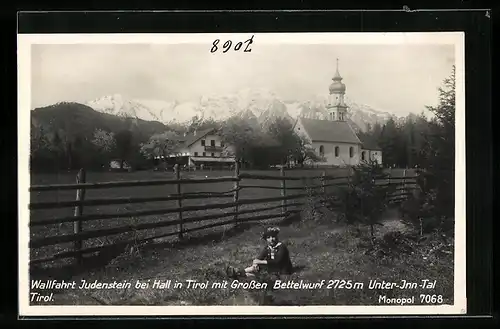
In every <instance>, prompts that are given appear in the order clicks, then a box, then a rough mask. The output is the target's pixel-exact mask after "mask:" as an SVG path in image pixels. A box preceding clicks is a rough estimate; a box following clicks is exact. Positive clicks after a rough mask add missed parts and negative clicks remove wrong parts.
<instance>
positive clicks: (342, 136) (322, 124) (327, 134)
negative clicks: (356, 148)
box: [299, 118, 361, 144]
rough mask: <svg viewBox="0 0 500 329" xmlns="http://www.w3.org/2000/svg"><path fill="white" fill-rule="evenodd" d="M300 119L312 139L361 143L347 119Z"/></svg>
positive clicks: (316, 140)
mask: <svg viewBox="0 0 500 329" xmlns="http://www.w3.org/2000/svg"><path fill="white" fill-rule="evenodd" d="M299 120H300V122H301V123H302V126H303V127H304V129H305V130H306V133H307V134H308V135H309V138H311V140H312V141H315V142H332V143H335V142H337V143H353V144H361V141H360V140H359V138H358V136H357V135H356V133H355V132H354V130H353V129H352V127H351V126H350V125H349V123H347V122H346V121H329V120H317V119H307V118H300V119H299Z"/></svg>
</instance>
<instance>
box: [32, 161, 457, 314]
mask: <svg viewBox="0 0 500 329" xmlns="http://www.w3.org/2000/svg"><path fill="white" fill-rule="evenodd" d="M327 171H328V172H327V174H328V175H338V176H343V175H345V173H344V172H342V170H339V169H331V170H328V169H327ZM242 172H245V171H242ZM253 173H255V174H273V175H279V171H277V170H276V171H272V172H271V171H268V172H262V171H258V172H253ZM318 174H320V172H318V171H317V170H290V171H287V172H286V175H294V176H309V177H312V176H318ZM231 175H233V173H232V172H229V171H212V172H208V171H205V172H191V173H190V172H183V173H182V176H183V177H193V176H195V177H200V176H201V177H205V176H208V177H215V176H231ZM395 175H397V174H395ZM75 176H76V173H75V172H70V173H65V174H59V175H33V176H32V177H31V179H32V180H31V181H32V184H36V185H38V184H55V183H60V184H64V183H73V182H74V181H75ZM165 178H173V173H170V172H133V173H109V172H106V173H88V174H87V181H88V182H102V181H120V180H121V181H125V180H140V179H148V180H149V179H165ZM305 183H307V181H305V182H304V181H289V182H287V187H292V186H300V184H305ZM232 184H233V183H211V184H193V185H189V184H188V185H185V186H183V192H201V191H205V192H209V191H210V192H224V191H228V190H231V189H232V187H233V185H232ZM240 184H241V185H242V186H244V185H247V186H250V185H270V186H279V184H280V182H279V181H261V180H259V181H258V180H250V179H246V180H243V181H242V182H241V183H240ZM174 189H175V187H174V186H170V185H165V186H149V187H133V188H112V189H95V190H87V195H86V198H87V199H93V198H99V197H119V196H155V195H156V196H159V195H165V194H172V193H175V190H174ZM300 192H301V190H293V191H290V192H289V194H293V193H300ZM279 193H280V191H279V190H276V189H274V190H272V189H270V190H267V189H260V188H259V189H258V188H248V189H243V190H241V192H240V198H241V199H252V198H262V197H267V196H270V197H273V196H279ZM74 198H75V191H57V192H56V191H54V192H32V193H31V202H42V201H54V200H68V201H70V200H74ZM222 200H223V199H197V200H186V201H184V202H183V205H191V204H202V202H204V203H205V204H209V203H219V202H221V201H222ZM231 200H232V199H231V198H228V199H226V200H224V201H223V202H230V201H231ZM304 202H305V205H304V206H302V207H300V210H302V213H301V216H300V217H298V218H297V219H295V221H293V222H289V223H284V222H283V221H281V220H279V219H272V220H266V221H260V222H255V223H253V224H252V225H245V226H244V227H243V228H239V229H234V228H233V227H232V226H231V227H229V226H228V227H216V228H214V229H208V230H203V231H198V232H192V233H188V234H186V238H185V239H184V240H183V241H177V238H176V237H175V236H174V237H171V238H168V239H166V240H165V241H161V242H162V243H157V244H155V245H151V246H149V245H137V246H135V247H134V246H131V248H130V249H127V250H120V252H119V253H117V254H111V255H110V257H108V258H107V259H106V260H105V261H103V262H102V263H101V264H100V265H99V266H94V267H93V268H91V267H89V268H86V269H85V270H80V271H63V270H60V269H59V268H57V269H55V271H50V266H60V264H48V266H49V269H47V270H45V271H44V270H41V269H40V270H33V271H32V274H31V275H32V279H35V278H41V279H43V278H59V279H66V280H69V279H71V280H75V281H76V282H80V281H79V280H81V279H85V280H87V281H89V282H93V281H95V280H97V281H98V282H110V281H113V280H116V281H125V280H127V281H129V282H135V281H136V280H141V281H147V280H152V281H154V280H169V279H170V280H173V281H174V280H178V281H185V280H188V279H189V280H197V281H198V282H206V281H209V282H210V283H212V282H222V281H224V280H227V281H229V282H231V281H232V280H229V279H228V278H227V277H225V275H224V270H225V267H226V266H227V265H232V266H237V267H245V266H248V265H250V263H251V260H252V259H253V258H255V256H256V254H257V253H258V252H259V250H260V249H261V248H262V246H263V240H262V239H261V238H260V234H261V232H262V231H263V229H264V228H265V227H266V226H267V225H269V224H273V225H280V226H281V230H282V232H281V236H282V239H283V242H284V243H286V244H287V246H288V247H289V249H290V252H291V254H292V262H293V263H294V265H295V266H296V272H295V273H293V274H291V275H290V276H286V277H283V278H282V280H285V281H286V280H295V281H298V280H304V281H305V282H318V281H321V280H326V282H328V281H329V280H335V279H339V280H342V279H343V280H351V282H358V283H363V288H360V286H359V285H358V286H357V287H358V288H357V289H354V288H352V289H326V287H323V288H322V289H314V290H307V289H303V290H278V291H262V290H248V289H241V288H240V289H233V288H231V287H229V288H226V289H220V288H213V287H211V286H209V287H208V288H207V289H154V288H148V289H134V288H133V287H132V288H130V289H119V290H116V289H115V290H63V291H56V295H55V297H54V301H53V302H51V303H53V304H57V305H62V304H69V305H76V304H83V305H91V304H95V305H263V304H270V305H320V304H323V305H368V304H371V305H378V298H379V296H380V295H382V294H383V295H385V296H387V297H388V298H390V297H392V296H393V297H396V296H397V297H411V296H416V297H417V298H416V301H415V303H416V304H421V301H420V300H419V298H418V296H419V294H421V293H427V294H429V293H431V294H435V295H436V296H439V295H441V296H442V297H443V301H442V303H444V304H451V303H453V255H452V254H449V253H442V254H439V255H438V254H437V253H434V252H433V248H434V246H435V241H436V237H434V236H432V235H429V236H427V237H425V239H420V240H419V242H417V244H418V248H415V249H414V250H413V251H412V253H410V254H400V253H395V254H392V255H390V256H387V257H385V256H384V257H381V256H376V255H371V254H367V253H366V250H367V245H366V238H367V237H368V236H369V233H368V232H367V228H364V227H356V228H354V227H347V226H344V225H341V224H338V223H336V222H335V221H334V217H335V216H336V214H335V213H331V212H330V213H328V212H324V213H322V215H321V216H311V211H310V210H311V209H312V208H314V205H311V204H309V205H308V204H307V200H305V201H304ZM276 204H279V203H274V204H267V205H264V204H259V205H247V206H242V208H243V207H259V208H260V207H265V206H271V205H276ZM175 206H176V202H175V201H168V202H161V204H160V205H158V204H155V203H139V204H128V205H113V206H98V207H86V208H85V209H84V214H90V213H109V212H124V211H131V210H141V209H155V207H158V208H165V207H175ZM243 209H244V208H243ZM223 211H229V210H225V209H220V210H206V211H201V212H202V213H204V214H205V213H207V212H212V213H221V212H223ZM279 211H280V209H276V210H273V211H269V213H272V212H274V213H277V212H279ZM72 212H73V209H71V208H67V209H54V210H37V211H33V212H32V216H31V220H32V221H37V220H44V219H48V218H54V217H60V216H68V215H71V214H72ZM194 215H195V214H194V213H189V214H185V215H184V216H185V217H190V216H194ZM176 216H177V215H176V214H171V215H164V216H149V217H140V218H125V219H110V220H98V221H88V222H84V227H83V230H84V231H87V230H99V229H102V228H105V227H115V226H119V225H123V224H124V223H125V222H127V221H128V222H134V221H135V222H137V221H140V222H144V221H160V220H166V219H168V218H169V217H172V219H176ZM217 221H220V219H218V220H213V222H217ZM205 224H207V223H206V222H203V225H205ZM188 225H190V226H194V225H200V224H198V223H191V224H188ZM72 229H73V227H72V224H71V223H68V224H61V225H57V224H56V225H51V226H46V227H45V226H39V227H34V228H33V229H32V230H31V231H30V235H31V237H32V238H36V237H41V236H49V235H54V234H70V233H72ZM159 230H161V231H162V232H166V231H168V230H176V227H167V228H161V229H155V230H154V232H153V230H144V231H138V232H134V233H127V234H121V235H117V236H112V237H106V238H105V239H102V238H100V239H99V238H97V239H92V240H89V241H86V242H85V247H89V246H93V245H101V244H102V245H105V244H108V243H112V242H116V241H120V240H122V239H125V240H126V239H129V238H130V236H131V235H136V236H137V237H139V238H140V237H145V236H148V235H149V236H151V235H159V234H161V233H162V232H159ZM393 231H398V232H410V231H411V228H408V227H406V226H405V225H404V224H402V223H401V221H400V218H399V214H398V212H397V210H395V209H392V210H391V211H390V212H388V213H387V214H386V218H385V221H384V226H382V227H380V228H377V230H376V236H377V238H378V239H383V238H384V237H385V236H386V235H387V233H390V232H393ZM408 234H410V233H408ZM67 248H71V244H62V245H58V246H49V247H43V248H39V249H33V250H32V252H31V256H32V257H34V258H36V257H43V256H44V255H47V254H49V253H54V252H58V251H61V250H65V249H67ZM434 249H435V248H434ZM403 279H404V280H407V281H409V282H418V283H420V282H421V280H423V279H427V280H430V281H433V280H436V286H435V288H434V289H431V290H429V289H424V288H422V289H421V288H418V289H414V290H407V291H401V292H399V291H394V290H391V291H384V290H380V289H368V288H367V287H368V285H369V282H370V280H385V281H392V282H400V281H401V280H403Z"/></svg>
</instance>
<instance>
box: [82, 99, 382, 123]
mask: <svg viewBox="0 0 500 329" xmlns="http://www.w3.org/2000/svg"><path fill="white" fill-rule="evenodd" d="M326 101H327V99H326V96H317V97H313V98H312V99H310V100H306V101H303V100H283V99H282V98H280V97H279V96H278V95H276V94H275V93H273V92H271V91H268V90H264V89H244V90H240V91H239V92H237V93H234V94H228V95H223V96H218V95H211V96H204V97H200V98H199V99H195V100H191V101H186V102H177V101H162V100H151V99H126V98H125V97H123V96H122V95H119V94H115V95H111V96H105V97H102V98H99V99H96V100H93V101H90V102H87V103H86V105H88V106H90V107H92V108H93V109H95V110H96V111H98V112H103V113H108V114H113V115H116V116H121V117H132V118H138V119H142V120H146V121H159V122H162V123H165V124H169V123H180V124H185V123H188V122H190V121H191V120H192V118H193V117H194V116H197V117H198V118H199V119H214V120H224V119H227V118H229V117H231V116H235V115H237V116H245V117H249V116H251V117H255V118H256V119H257V120H258V121H259V122H260V123H261V124H265V123H266V122H268V121H269V120H272V119H273V118H275V117H286V118H289V119H291V120H294V119H296V118H297V117H298V116H307V117H315V118H318V119H319V118H327V115H328V113H327V109H326ZM346 103H347V105H348V106H349V113H348V117H349V119H350V120H351V121H352V122H353V123H354V124H355V125H357V126H358V127H359V128H360V129H365V127H366V124H367V123H370V124H374V123H375V122H381V123H383V122H385V121H386V120H388V119H389V118H390V117H391V116H392V115H391V114H389V113H387V112H383V111H378V110H375V109H373V108H371V107H370V106H368V105H364V104H358V103H356V102H354V101H352V100H350V99H348V98H346Z"/></svg>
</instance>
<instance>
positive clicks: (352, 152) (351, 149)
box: [349, 146, 354, 158]
mask: <svg viewBox="0 0 500 329" xmlns="http://www.w3.org/2000/svg"><path fill="white" fill-rule="evenodd" d="M353 156H354V147H352V146H351V147H349V157H351V158H352V157H353Z"/></svg>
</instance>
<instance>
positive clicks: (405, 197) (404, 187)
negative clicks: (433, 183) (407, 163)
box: [403, 169, 408, 200]
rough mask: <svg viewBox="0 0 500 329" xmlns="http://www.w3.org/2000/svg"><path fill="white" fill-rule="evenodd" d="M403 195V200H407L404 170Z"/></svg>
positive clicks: (404, 170) (404, 172)
mask: <svg viewBox="0 0 500 329" xmlns="http://www.w3.org/2000/svg"><path fill="white" fill-rule="evenodd" d="M403 193H404V197H403V199H405V200H406V199H408V195H407V193H408V191H407V189H406V169H403Z"/></svg>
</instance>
